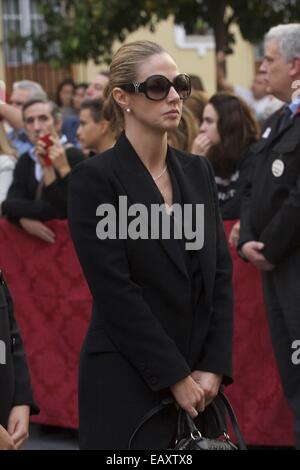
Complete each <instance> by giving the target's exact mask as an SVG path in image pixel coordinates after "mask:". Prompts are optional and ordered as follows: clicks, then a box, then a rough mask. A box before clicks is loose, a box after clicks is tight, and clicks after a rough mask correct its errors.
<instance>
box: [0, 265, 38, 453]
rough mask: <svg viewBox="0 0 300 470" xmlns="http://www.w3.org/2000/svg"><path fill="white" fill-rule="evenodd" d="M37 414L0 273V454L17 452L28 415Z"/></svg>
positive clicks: (25, 428)
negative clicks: (0, 452)
mask: <svg viewBox="0 0 300 470" xmlns="http://www.w3.org/2000/svg"><path fill="white" fill-rule="evenodd" d="M38 411H39V410H38V407H37V406H36V405H35V403H34V401H33V397H32V391H31V384H30V378H29V371H28V367H27V363H26V359H25V353H24V349H23V344H22V339H21V336H20V333H19V330H18V327H17V324H16V320H15V317H14V312H13V303H12V299H11V296H10V293H9V290H8V287H7V285H6V282H5V280H4V277H3V274H2V271H1V270H0V450H5V449H11V450H12V449H18V448H20V446H21V445H22V444H23V442H24V441H25V440H26V439H27V437H28V426H29V414H30V413H32V414H36V413H38Z"/></svg>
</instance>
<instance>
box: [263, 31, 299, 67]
mask: <svg viewBox="0 0 300 470" xmlns="http://www.w3.org/2000/svg"><path fill="white" fill-rule="evenodd" d="M265 41H266V42H269V41H276V42H277V43H278V45H279V50H280V53H281V55H282V57H283V59H284V61H285V62H286V63H288V62H290V61H291V60H293V59H294V58H295V57H300V23H291V24H280V25H278V26H274V27H273V28H271V29H270V31H269V32H268V33H267V34H266V36H265Z"/></svg>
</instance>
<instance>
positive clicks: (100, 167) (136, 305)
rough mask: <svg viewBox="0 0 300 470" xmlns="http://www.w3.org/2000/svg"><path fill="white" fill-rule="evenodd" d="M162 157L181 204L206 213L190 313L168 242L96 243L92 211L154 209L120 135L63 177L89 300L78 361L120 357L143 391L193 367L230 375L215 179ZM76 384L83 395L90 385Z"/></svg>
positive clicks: (138, 165) (224, 259)
mask: <svg viewBox="0 0 300 470" xmlns="http://www.w3.org/2000/svg"><path fill="white" fill-rule="evenodd" d="M168 152H169V161H170V164H171V165H172V170H173V172H174V174H175V176H176V179H177V181H178V183H179V186H180V189H181V192H182V199H183V203H190V204H194V205H195V204H196V203H199V204H204V205H205V210H204V214H205V221H204V223H205V227H204V228H205V240H204V247H203V248H202V249H201V250H199V251H198V256H199V260H200V263H201V269H202V277H203V285H204V292H205V295H203V296H202V301H201V302H200V304H199V305H198V310H197V312H196V313H195V314H194V315H190V314H189V312H190V288H191V280H190V278H189V275H188V273H187V268H186V264H185V262H184V258H183V256H182V253H181V252H180V250H178V242H177V241H176V240H174V239H173V240H172V239H171V240H166V239H165V240H164V239H161V240H152V239H148V240H142V239H138V240H131V239H127V240H119V239H115V240H107V239H106V240H99V239H98V238H97V236H96V226H97V223H98V222H99V220H100V219H99V217H97V216H96V209H97V207H98V206H99V205H100V204H102V203H110V204H113V205H114V206H115V207H117V206H118V198H119V196H127V197H128V204H133V203H143V204H144V205H145V206H146V207H147V208H148V209H149V213H150V205H151V204H152V203H154V204H160V203H161V200H160V198H159V195H158V191H157V188H156V186H155V185H154V183H153V180H152V177H151V175H150V173H149V172H148V171H147V169H146V168H145V166H144V165H143V163H142V161H141V160H140V158H139V157H138V155H137V154H136V153H135V151H134V149H133V147H132V146H131V144H130V142H129V141H128V140H127V138H126V137H125V135H124V134H123V135H122V136H121V137H120V139H119V140H118V142H117V143H116V145H115V147H113V148H112V149H110V150H108V151H107V152H105V153H103V154H101V155H99V156H96V157H93V158H91V159H89V160H87V161H85V162H84V163H82V164H79V165H78V166H77V167H76V168H75V169H74V170H73V171H72V175H71V179H70V193H69V196H70V197H69V207H68V214H69V225H70V229H71V234H72V238H73V241H74V244H75V248H76V250H77V254H78V257H79V260H80V262H81V266H82V268H83V271H84V273H85V276H86V279H87V282H88V284H89V287H90V290H91V293H92V296H93V299H94V306H93V312H92V319H91V324H90V327H89V330H88V333H87V337H86V340H85V345H84V351H85V353H87V357H86V359H87V361H89V357H90V359H91V360H93V359H92V356H89V354H92V355H93V354H94V353H97V352H98V353H101V352H106V353H107V352H119V353H120V354H121V355H122V356H123V357H124V358H125V359H126V361H128V363H129V364H130V365H131V366H132V368H133V370H134V371H135V373H136V375H137V377H139V379H142V381H144V382H145V383H146V384H147V387H148V389H149V391H152V392H159V391H162V390H164V389H166V388H168V387H169V386H170V385H172V384H174V383H176V382H177V381H179V380H181V379H183V378H184V377H186V376H187V375H189V374H190V372H191V371H192V370H195V369H198V370H204V371H211V372H214V373H217V374H222V375H223V376H224V382H225V383H226V382H230V381H231V376H232V367H231V354H232V330H233V324H232V323H233V322H232V289H231V259H230V255H229V252H228V249H227V243H226V241H225V237H224V232H223V226H222V221H221V219H220V214H219V210H218V202H217V194H216V188H215V183H214V175H213V172H212V170H211V167H210V165H209V163H208V162H207V160H206V159H205V158H202V157H198V156H193V155H188V154H185V153H183V152H180V151H177V150H174V149H170V148H169V150H168ZM94 357H95V356H94ZM94 360H95V359H94ZM99 373H100V372H99ZM110 373H111V374H113V373H115V372H112V371H110ZM85 380H86V379H85ZM79 386H80V384H79ZM83 386H84V387H85V389H87V388H89V387H90V389H92V382H91V383H88V382H87V381H85V383H84V384H83ZM117 386H118V385H117ZM127 386H128V385H127ZM98 398H99V397H98ZM138 398H140V397H137V402H138ZM99 399H100V398H99ZM81 405H82V406H84V403H83V402H81V401H79V406H81ZM124 413H126V411H124Z"/></svg>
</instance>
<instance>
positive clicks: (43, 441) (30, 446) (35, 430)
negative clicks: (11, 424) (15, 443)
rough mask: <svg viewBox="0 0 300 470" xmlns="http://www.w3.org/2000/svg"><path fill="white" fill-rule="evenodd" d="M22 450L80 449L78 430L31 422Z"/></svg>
mask: <svg viewBox="0 0 300 470" xmlns="http://www.w3.org/2000/svg"><path fill="white" fill-rule="evenodd" d="M22 450H79V446H78V431H77V430H74V429H66V428H60V427H56V426H44V425H41V424H35V423H31V424H30V429H29V439H28V440H27V441H26V443H25V444H24V446H23V447H22Z"/></svg>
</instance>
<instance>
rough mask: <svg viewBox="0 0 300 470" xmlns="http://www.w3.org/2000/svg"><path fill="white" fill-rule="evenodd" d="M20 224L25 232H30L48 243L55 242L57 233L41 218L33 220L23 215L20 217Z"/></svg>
mask: <svg viewBox="0 0 300 470" xmlns="http://www.w3.org/2000/svg"><path fill="white" fill-rule="evenodd" d="M20 225H21V227H22V228H23V229H24V230H25V232H27V233H29V235H32V236H33V237H37V238H40V239H41V240H43V241H44V242H47V243H54V242H55V233H54V232H53V231H52V230H50V228H49V227H47V225H45V224H43V222H40V221H39V220H32V219H27V218H26V217H22V218H21V219H20Z"/></svg>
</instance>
